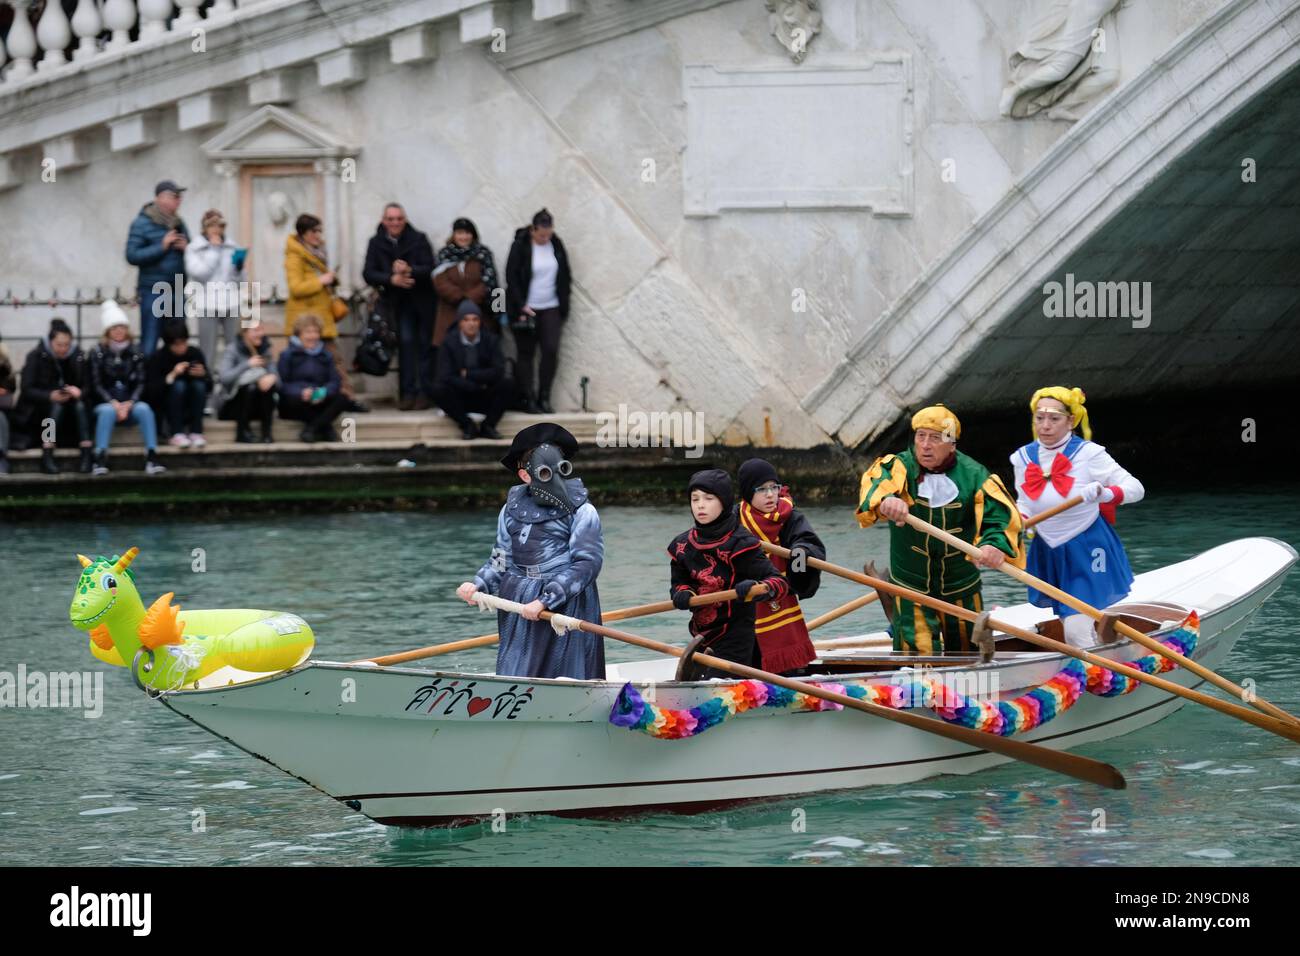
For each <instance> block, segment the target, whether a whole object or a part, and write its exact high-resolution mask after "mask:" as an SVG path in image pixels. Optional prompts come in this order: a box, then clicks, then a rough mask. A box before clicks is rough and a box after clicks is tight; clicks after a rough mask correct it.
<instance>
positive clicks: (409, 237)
mask: <svg viewBox="0 0 1300 956" xmlns="http://www.w3.org/2000/svg"><path fill="white" fill-rule="evenodd" d="M361 274H362V277H363V278H364V279H365V280H366V282H367V283H368V284H369V285H372V286H374V287H375V288H376V289H378V290H379V298H380V301H381V302H382V303H383V311H384V315H385V317H386V318H387V319H388V322H389V324H390V326H391V327H394V328H395V329H396V331H397V343H398V344H397V362H398V402H397V407H398V409H399V410H401V411H404V412H409V411H412V410H415V411H423V410H424V409H426V408H428V407H429V402H430V399H431V398H432V396H433V375H434V357H433V338H434V335H433V327H434V325H433V317H434V296H433V278H432V274H433V246H432V245H431V244H430V243H429V237H428V236H426V235H425V234H424V233H422V232H420V230H418V229H416V228H415V227H414V226H412V225H411V224H410V222H408V221H407V219H406V210H404V209H403V208H402V207H401V206H400V205H398V204H397V203H395V202H390V203H389V204H388V205H387V206H385V207H384V215H383V218H382V219H381V220H380V223H379V226H378V228H377V229H376V230H375V234H374V235H373V236H371V237H370V242H369V244H368V245H367V246H366V261H365V265H364V266H363V267H362V270H361Z"/></svg>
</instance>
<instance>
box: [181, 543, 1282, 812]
mask: <svg viewBox="0 0 1300 956" xmlns="http://www.w3.org/2000/svg"><path fill="white" fill-rule="evenodd" d="M1287 566H1288V567H1289V562H1288V564H1287ZM1284 573H1285V568H1283V569H1282V570H1281V571H1278V572H1277V573H1276V574H1275V575H1274V576H1273V577H1272V578H1271V579H1270V580H1267V581H1261V582H1257V586H1256V587H1254V588H1253V589H1251V590H1249V591H1248V592H1247V593H1245V594H1241V595H1236V596H1233V597H1231V599H1230V600H1227V601H1226V603H1223V604H1221V605H1220V606H1218V607H1217V608H1212V609H1207V610H1204V611H1203V612H1202V613H1203V616H1202V618H1201V637H1200V641H1199V643H1198V646H1197V650H1196V653H1195V657H1196V659H1197V660H1198V661H1199V662H1201V663H1203V664H1205V665H1206V666H1208V667H1210V668H1212V669H1217V668H1219V667H1220V666H1221V665H1222V664H1223V662H1224V660H1225V659H1226V658H1227V656H1228V654H1229V653H1230V652H1231V650H1232V648H1233V646H1234V645H1235V644H1236V642H1237V641H1238V640H1239V639H1240V638H1241V636H1242V634H1243V633H1244V631H1245V630H1246V628H1247V625H1248V623H1249V621H1250V618H1251V616H1252V615H1253V614H1254V613H1255V611H1256V610H1257V609H1258V608H1259V606H1260V605H1261V604H1262V603H1263V602H1264V601H1265V600H1266V599H1267V598H1268V596H1269V595H1270V594H1271V593H1272V592H1273V590H1275V589H1276V587H1277V586H1278V584H1279V583H1280V581H1281V577H1282V575H1283V574H1284ZM1101 653H1103V655H1104V656H1107V657H1111V658H1113V659H1116V660H1132V659H1134V658H1136V657H1139V656H1142V655H1144V654H1146V653H1147V652H1146V651H1145V650H1144V649H1142V648H1140V647H1137V646H1135V645H1132V644H1129V643H1128V642H1122V643H1120V644H1117V645H1111V646H1109V647H1107V648H1105V649H1104V650H1102V651H1101ZM1002 657H1003V655H999V659H998V660H997V661H995V662H993V663H992V664H988V665H979V666H976V667H971V668H968V669H963V670H962V671H961V672H952V674H951V675H949V676H950V678H951V679H958V680H962V679H964V680H966V681H967V683H966V686H967V687H972V688H973V687H980V688H984V689H986V690H992V691H996V692H997V693H999V695H1000V696H1001V697H1003V698H1008V697H1012V696H1016V695H1017V694H1018V693H1022V692H1023V691H1024V690H1027V689H1029V688H1031V687H1033V686H1036V685H1038V684H1041V683H1042V682H1044V681H1046V680H1048V679H1049V678H1051V677H1052V676H1053V675H1054V674H1056V673H1057V672H1058V671H1059V670H1060V669H1061V667H1062V666H1063V665H1064V663H1065V661H1066V658H1064V657H1063V656H1060V655H1055V654H1045V653H1040V654H1018V655H1014V654H1013V655H1007V659H1006V660H1003V659H1002ZM1164 676H1165V677H1166V678H1167V679H1170V680H1173V681H1175V682H1177V683H1179V684H1182V685H1184V686H1200V684H1201V680H1200V679H1199V678H1197V677H1196V676H1195V675H1192V674H1190V673H1188V672H1187V671H1185V670H1183V669H1181V668H1176V669H1175V670H1173V671H1171V672H1169V673H1167V674H1165V675H1164ZM836 679H848V678H836ZM870 679H872V680H874V681H879V682H882V683H889V682H890V680H891V679H897V674H896V673H895V674H894V675H890V674H884V675H870ZM621 686H622V682H621V681H610V682H572V681H549V680H536V681H523V680H518V679H513V678H502V677H497V676H494V675H486V674H485V675H474V674H465V673H451V672H441V673H440V672H428V671H420V670H415V669H401V668H392V669H388V668H384V669H381V668H376V667H359V666H355V665H346V664H330V663H323V662H311V663H308V664H306V665H303V666H301V667H299V668H296V669H294V670H292V671H289V672H286V673H284V674H282V675H278V676H276V677H273V678H268V679H263V680H259V681H255V682H251V683H247V684H241V685H236V686H232V687H228V688H212V689H206V690H197V691H194V690H190V691H180V692H174V693H168V694H164V695H163V696H162V697H161V698H160V699H161V700H162V701H163V702H164V703H166V704H167V706H169V707H170V708H172V709H173V710H175V711H177V712H178V713H180V714H182V715H183V716H185V717H186V718H188V719H190V720H192V721H194V722H196V723H198V724H199V725H201V726H203V727H205V728H206V729H208V730H210V731H211V732H212V733H214V734H217V735H218V736H220V737H223V738H224V739H226V740H228V741H230V742H231V743H234V744H235V745H236V746H239V747H241V748H243V749H245V750H247V751H248V752H250V753H253V754H255V755H256V756H258V757H261V758H263V759H265V760H267V761H269V762H270V763H272V764H274V765H275V766H277V767H279V768H281V769H283V770H285V771H286V772H288V773H290V774H292V775H294V776H296V777H298V778H299V779H301V780H303V781H304V782H306V783H308V784H310V785H311V786H313V787H316V788H317V789H319V790H321V791H323V792H324V793H327V794H329V795H330V796H333V797H335V798H336V799H338V800H341V801H344V802H345V803H347V804H348V805H349V806H351V807H353V808H355V809H358V810H360V812H362V813H364V814H365V815H366V816H368V817H371V818H372V819H375V820H377V821H380V822H382V823H391V824H401V825H444V824H449V823H455V822H459V821H467V820H472V819H475V818H481V817H490V816H493V815H500V814H507V815H513V814H521V813H574V814H583V815H588V814H590V815H595V814H608V813H628V812H634V811H641V810H646V809H652V808H653V809H669V810H677V811H685V812H690V811H695V810H700V809H703V808H706V807H716V806H720V805H726V804H731V803H734V802H738V801H748V800H756V799H765V798H777V797H787V796H792V795H795V794H800V793H807V792H813V791H828V790H843V789H855V788H859V787H866V786H873V785H881V784H901V783H910V782H914V781H918V780H922V779H925V778H928V777H933V776H937V775H939V774H945V773H950V774H969V773H974V772H977V771H979V770H983V769H986V768H989V767H993V766H996V765H998V764H1002V763H1005V762H1007V761H1008V759H1009V758H1006V757H1002V756H999V755H996V754H992V753H989V752H987V751H983V750H976V749H974V748H972V747H970V746H968V745H965V744H961V743H957V742H955V741H951V740H948V739H946V738H942V737H939V736H937V735H934V734H929V733H926V732H924V731H921V730H916V729H914V728H910V727H906V726H904V725H902V724H899V723H895V722H892V721H888V720H885V719H881V718H876V717H872V716H869V715H865V714H862V713H860V712H857V711H852V710H846V711H823V712H815V713H792V712H789V711H777V710H765V709H757V710H753V711H749V712H746V713H744V714H741V715H738V716H736V717H733V718H731V719H730V720H728V721H726V722H725V723H724V724H723V725H721V726H719V727H716V728H713V729H711V730H709V731H708V732H707V733H704V734H701V735H699V736H697V737H692V738H689V739H683V740H660V739H656V738H652V737H649V736H647V735H645V734H642V733H639V732H635V731H630V730H627V729H624V728H621V727H616V726H614V725H612V724H610V723H609V721H608V716H609V712H610V709H611V707H612V705H613V703H614V700H615V697H616V695H617V693H618V691H619V689H620V687H621ZM638 686H639V685H638ZM718 686H719V685H718V684H716V683H713V684H709V683H675V682H664V683H661V684H655V685H653V691H650V690H645V689H643V690H642V693H643V694H649V693H653V694H654V699H655V702H656V703H657V704H659V705H660V706H665V707H675V708H676V707H690V706H692V705H694V704H698V703H699V702H701V701H702V700H704V699H707V698H708V697H712V696H714V695H716V693H717V689H718ZM1182 704H1183V700H1182V699H1181V698H1177V697H1171V696H1170V695H1168V694H1166V693H1164V692H1162V691H1158V690H1156V689H1154V688H1151V687H1145V686H1144V687H1140V688H1138V689H1137V690H1135V691H1134V692H1132V693H1129V694H1125V695H1122V696H1120V697H1115V698H1100V697H1095V696H1093V695H1090V694H1086V693H1085V694H1083V695H1082V696H1081V698H1080V699H1079V701H1078V702H1077V703H1076V704H1075V705H1074V706H1073V707H1071V708H1070V709H1069V710H1067V711H1065V712H1064V713H1062V714H1060V715H1058V716H1057V717H1056V718H1055V719H1054V720H1052V721H1050V722H1049V723H1047V724H1044V725H1042V726H1040V727H1037V728H1035V729H1034V730H1032V731H1030V732H1028V733H1024V734H1019V735H1017V738H1016V739H1019V740H1025V741H1029V742H1032V743H1037V744H1041V745H1042V746H1045V747H1050V748H1053V749H1058V750H1067V749H1071V748H1074V747H1078V746H1081V745H1084V744H1088V743H1093V742H1096V741H1101V740H1106V739H1109V738H1112V737H1117V736H1120V735H1122V734H1126V733H1130V732H1132V731H1135V730H1138V729H1139V728H1142V727H1145V726H1147V725H1149V724H1152V723H1154V722H1156V721H1158V720H1161V719H1163V718H1165V717H1168V716H1169V715H1170V714H1172V713H1174V712H1175V711H1176V710H1177V709H1178V708H1179V707H1181V706H1182ZM917 712H919V713H927V714H928V713H929V712H927V711H917ZM931 719H935V720H938V717H937V716H933V715H932V714H931Z"/></svg>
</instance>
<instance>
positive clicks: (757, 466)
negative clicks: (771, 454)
mask: <svg viewBox="0 0 1300 956" xmlns="http://www.w3.org/2000/svg"><path fill="white" fill-rule="evenodd" d="M769 481H775V482H776V483H777V484H778V485H779V484H780V483H781V479H780V478H778V477H777V476H776V469H775V468H773V467H772V463H771V462H770V461H766V460H765V459H762V458H751V459H749V460H748V461H746V462H745V463H744V464H742V465H741V466H740V470H739V471H737V472H736V482H737V483H738V484H739V485H740V500H741V501H753V500H754V489H755V488H757V487H758V486H759V485H765V484H767V483H768V482H769Z"/></svg>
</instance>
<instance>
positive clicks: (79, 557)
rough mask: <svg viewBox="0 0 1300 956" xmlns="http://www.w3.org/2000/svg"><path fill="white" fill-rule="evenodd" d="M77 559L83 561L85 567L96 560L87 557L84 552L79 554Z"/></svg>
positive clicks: (82, 564)
mask: <svg viewBox="0 0 1300 956" xmlns="http://www.w3.org/2000/svg"><path fill="white" fill-rule="evenodd" d="M77 560H78V561H80V562H81V566H82V567H83V568H88V567H90V566H91V565H92V564H94V562H93V561H91V560H90V558H88V557H86V556H85V555H84V554H79V555H77Z"/></svg>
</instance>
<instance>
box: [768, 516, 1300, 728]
mask: <svg viewBox="0 0 1300 956" xmlns="http://www.w3.org/2000/svg"><path fill="white" fill-rule="evenodd" d="M921 523H922V524H924V523H925V522H921ZM935 530H936V531H937V530H938V529H937V528H936V529H935ZM964 543H965V542H963V544H964ZM763 550H765V551H767V552H768V553H769V554H778V555H780V554H782V552H785V549H784V548H782V547H780V546H779V545H773V544H768V543H767V542H763ZM785 553H786V554H788V552H785ZM808 563H809V565H810V566H812V567H814V568H817V569H819V570H821V571H826V572H828V573H830V574H834V575H838V576H839V577H842V578H846V579H848V580H850V581H856V582H857V583H858V584H865V585H867V586H868V587H874V588H877V589H878V590H881V591H884V592H885V593H886V594H893V595H895V596H897V597H901V598H906V599H907V600H909V601H911V602H913V603H914V604H920V605H922V606H923V607H929V608H933V609H934V610H936V611H941V612H943V613H944V614H947V615H949V616H951V617H957V618H961V619H962V620H964V621H971V622H974V621H975V620H976V619H977V618H978V617H979V616H980V615H979V612H976V611H971V610H968V609H966V608H964V607H960V606H959V605H956V604H949V603H948V602H947V601H944V600H941V599H939V598H934V597H931V596H930V595H928V594H923V593H921V592H920V591H913V590H912V589H911V588H906V587H903V586H902V585H899V584H893V583H892V582H889V581H884V580H881V579H879V578H873V577H870V576H868V575H865V574H859V573H858V572H856V571H850V570H849V569H848V568H842V567H840V566H839V565H836V564H831V563H830V562H827V561H819V560H817V559H816V558H809V559H808ZM988 624H989V626H990V627H992V628H995V629H996V630H999V631H1002V632H1003V633H1004V634H1010V635H1012V636H1013V637H1018V638H1020V639H1021V640H1023V641H1027V642H1029V643H1030V644H1034V645H1036V646H1038V647H1042V648H1044V649H1046V650H1051V651H1056V652H1057V653H1060V654H1066V655H1068V656H1070V657H1073V658H1076V659H1077V660H1081V661H1083V662H1084V663H1087V664H1095V665H1096V666H1098V667H1104V668H1106V669H1107V670H1111V671H1115V672H1116V673H1118V674H1124V675H1125V676H1127V677H1131V678H1133V679H1134V680H1136V681H1139V682H1141V683H1144V684H1150V685H1151V686H1152V687H1158V688H1160V689H1161V690H1164V691H1168V692H1169V693H1171V694H1175V695H1177V696H1179V697H1182V698H1185V699H1186V700H1192V701H1195V702H1197V703H1199V704H1204V705H1205V706H1206V707H1209V708H1210V709H1211V710H1217V711H1219V712H1220V713H1223V714H1227V715H1228V716H1230V717H1236V718H1237V719H1238V720H1243V721H1245V722H1246V723H1248V724H1253V725H1254V726H1256V727H1259V728H1260V729H1262V730H1267V731H1270V732H1272V733H1275V734H1277V735H1278V736H1280V737H1285V738H1286V739H1287V740H1291V741H1294V742H1296V743H1300V730H1297V728H1296V727H1295V726H1294V725H1293V724H1291V723H1289V722H1287V721H1285V720H1282V719H1281V718H1277V717H1274V716H1270V715H1265V714H1258V713H1256V712H1255V711H1253V710H1247V709H1246V708H1245V707H1243V706H1241V705H1240V704H1234V703H1232V702H1231V701H1226V700H1219V699H1218V698H1217V697H1211V696H1210V695H1209V694H1203V693H1201V692H1200V691H1197V690H1192V689H1191V688H1189V687H1183V686H1182V685H1181V684H1175V683H1174V682H1173V681H1169V680H1165V679H1164V678H1163V677H1156V676H1155V675H1153V674H1147V673H1144V672H1143V671H1140V670H1138V669H1137V668H1134V667H1130V666H1129V665H1128V664H1121V663H1119V662H1117V661H1112V660H1109V659H1108V658H1104V657H1098V656H1097V655H1095V654H1092V653H1089V652H1088V651H1084V650H1080V649H1079V648H1077V647H1074V646H1072V645H1070V644H1066V643H1064V642H1062V641H1055V640H1052V639H1051V638H1049V637H1046V636H1044V635H1042V634H1036V633H1034V632H1033V631H1028V630H1025V629H1024V628H1019V627H1016V626H1014V625H1012V624H1006V623H1003V622H1001V621H995V620H992V619H990V620H989V621H988ZM1125 626H1127V625H1125ZM1139 633H1140V632H1139ZM1142 636H1143V637H1146V635H1145V634H1144V635H1142ZM1148 640H1152V641H1153V643H1154V640H1153V639H1151V638H1148ZM1159 646H1160V648H1161V649H1163V650H1165V651H1168V648H1166V647H1165V646H1164V645H1163V644H1161V645H1159ZM1179 656H1181V655H1179Z"/></svg>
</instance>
